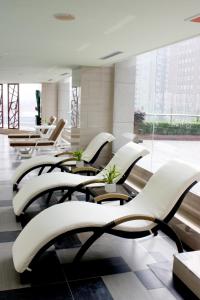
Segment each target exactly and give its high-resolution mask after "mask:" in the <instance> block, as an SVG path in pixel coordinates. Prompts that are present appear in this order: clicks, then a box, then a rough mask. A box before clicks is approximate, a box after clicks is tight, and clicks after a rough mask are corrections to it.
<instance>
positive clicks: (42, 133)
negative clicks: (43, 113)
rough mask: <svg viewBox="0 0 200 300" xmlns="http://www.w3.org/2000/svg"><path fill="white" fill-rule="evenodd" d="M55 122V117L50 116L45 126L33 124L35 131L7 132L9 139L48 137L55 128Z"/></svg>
mask: <svg viewBox="0 0 200 300" xmlns="http://www.w3.org/2000/svg"><path fill="white" fill-rule="evenodd" d="M55 122H56V117H54V116H51V117H50V118H49V122H48V125H47V126H44V125H38V126H35V128H36V132H30V133H11V134H8V138H9V139H30V138H34V139H36V138H38V139H39V138H41V137H42V138H45V137H49V136H50V134H51V132H52V131H53V129H54V128H55V125H54V124H55Z"/></svg>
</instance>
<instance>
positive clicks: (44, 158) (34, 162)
mask: <svg viewBox="0 0 200 300" xmlns="http://www.w3.org/2000/svg"><path fill="white" fill-rule="evenodd" d="M64 158H65V157H64V156H60V157H55V156H51V155H40V156H35V157H32V158H30V159H28V160H26V161H24V162H22V163H21V164H20V165H19V166H18V167H17V168H16V170H15V172H14V174H13V176H12V183H13V184H15V183H16V182H17V180H18V179H19V178H20V177H21V176H22V175H23V174H24V173H25V172H26V171H28V170H29V169H31V168H33V167H37V166H39V165H41V164H43V165H44V164H56V163H58V162H59V161H62V160H63V159H64ZM68 164H69V165H71V164H73V161H70V162H68ZM74 164H75V161H74ZM65 165H67V163H65Z"/></svg>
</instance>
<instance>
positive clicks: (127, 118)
mask: <svg viewBox="0 0 200 300" xmlns="http://www.w3.org/2000/svg"><path fill="white" fill-rule="evenodd" d="M135 68H136V65H135V58H131V59H128V60H126V61H123V62H120V63H117V64H115V80H114V110H113V133H114V135H115V137H116V140H115V141H114V143H113V145H114V147H113V150H114V152H115V151H116V150H117V149H118V148H119V147H121V146H122V145H124V144H125V143H127V142H128V141H129V140H133V120H134V91H135Z"/></svg>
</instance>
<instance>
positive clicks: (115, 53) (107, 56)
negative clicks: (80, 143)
mask: <svg viewBox="0 0 200 300" xmlns="http://www.w3.org/2000/svg"><path fill="white" fill-rule="evenodd" d="M122 53H123V52H122V51H115V52H112V53H110V54H108V55H106V56H103V57H100V59H103V60H104V59H108V58H111V57H113V56H116V55H119V54H122Z"/></svg>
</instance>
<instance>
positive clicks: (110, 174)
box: [103, 165, 120, 184]
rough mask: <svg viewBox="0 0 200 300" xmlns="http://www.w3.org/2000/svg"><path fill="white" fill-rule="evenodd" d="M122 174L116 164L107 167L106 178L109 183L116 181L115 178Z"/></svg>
mask: <svg viewBox="0 0 200 300" xmlns="http://www.w3.org/2000/svg"><path fill="white" fill-rule="evenodd" d="M119 175H120V172H119V170H117V167H116V166H115V165H113V166H111V167H110V168H109V169H105V173H104V176H103V177H104V180H105V182H106V183H108V184H112V183H114V180H115V179H116V178H117V177H118V176H119Z"/></svg>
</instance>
